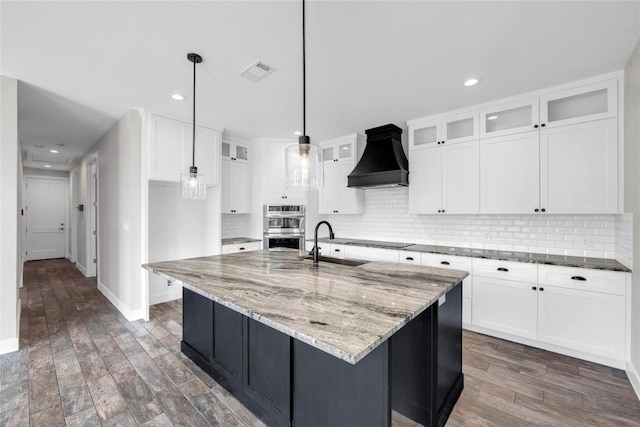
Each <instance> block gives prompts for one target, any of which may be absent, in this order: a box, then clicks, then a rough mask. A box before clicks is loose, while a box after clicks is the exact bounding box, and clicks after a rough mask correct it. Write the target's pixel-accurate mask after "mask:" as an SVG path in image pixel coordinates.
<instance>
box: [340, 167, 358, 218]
mask: <svg viewBox="0 0 640 427" xmlns="http://www.w3.org/2000/svg"><path fill="white" fill-rule="evenodd" d="M337 165H338V168H337V169H338V171H337V186H336V189H337V195H338V197H337V203H336V205H337V207H336V210H337V211H338V212H337V213H341V214H357V213H362V207H363V204H364V203H363V201H364V200H363V199H364V197H363V191H364V190H360V189H356V188H349V187H347V184H348V177H349V174H350V173H351V171H352V170H353V168H354V167H355V166H354V162H353V160H351V161H348V160H347V161H340V162H338V163H337Z"/></svg>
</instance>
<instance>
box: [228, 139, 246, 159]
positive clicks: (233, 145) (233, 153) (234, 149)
mask: <svg viewBox="0 0 640 427" xmlns="http://www.w3.org/2000/svg"><path fill="white" fill-rule="evenodd" d="M222 158H223V159H224V160H235V161H240V162H248V161H249V147H248V145H246V144H242V143H238V142H232V141H222Z"/></svg>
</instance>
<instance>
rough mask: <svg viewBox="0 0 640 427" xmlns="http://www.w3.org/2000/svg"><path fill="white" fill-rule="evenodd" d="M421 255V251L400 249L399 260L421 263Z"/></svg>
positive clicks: (404, 262) (405, 262)
mask: <svg viewBox="0 0 640 427" xmlns="http://www.w3.org/2000/svg"><path fill="white" fill-rule="evenodd" d="M421 256H422V254H421V253H420V252H410V251H398V261H400V262H401V263H403V264H414V265H421V264H420V263H421V259H422V258H421Z"/></svg>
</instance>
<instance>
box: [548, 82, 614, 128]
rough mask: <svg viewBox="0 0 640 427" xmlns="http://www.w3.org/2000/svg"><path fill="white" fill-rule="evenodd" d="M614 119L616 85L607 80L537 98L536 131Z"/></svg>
mask: <svg viewBox="0 0 640 427" xmlns="http://www.w3.org/2000/svg"><path fill="white" fill-rule="evenodd" d="M617 115H618V82H617V81H616V80H608V81H605V82H602V83H595V84H591V85H586V86H579V87H575V88H572V89H568V90H563V91H559V92H553V93H550V94H547V95H543V96H541V97H540V127H542V128H544V127H547V128H550V127H556V126H566V125H572V124H576V123H583V122H587V121H593V120H600V119H608V118H611V117H616V116H617Z"/></svg>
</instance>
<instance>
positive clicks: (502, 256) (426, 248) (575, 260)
mask: <svg viewBox="0 0 640 427" xmlns="http://www.w3.org/2000/svg"><path fill="white" fill-rule="evenodd" d="M318 242H322V243H335V244H339V245H348V246H366V247H373V248H382V249H396V250H401V251H412V252H425V253H432V254H442V255H457V256H466V257H471V258H486V259H497V260H501V261H517V262H528V263H533V264H546V265H558V266H563V267H577V268H590V269H595V270H610V271H622V272H625V273H630V272H631V270H630V269H629V268H627V267H625V266H624V265H622V264H620V263H619V262H618V261H616V260H615V259H609V258H588V257H576V256H563V255H545V254H536V253H529V252H511V251H497V250H490V249H474V248H458V247H451V246H435V245H414V244H412V243H402V242H383V241H373V240H369V241H365V240H357V239H333V240H331V239H329V238H326V237H324V238H321V239H318Z"/></svg>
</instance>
